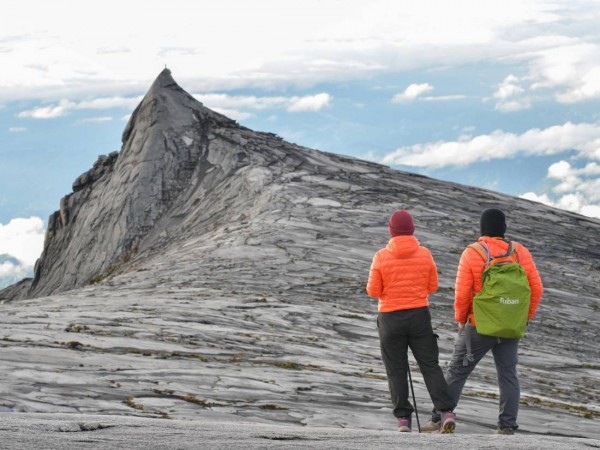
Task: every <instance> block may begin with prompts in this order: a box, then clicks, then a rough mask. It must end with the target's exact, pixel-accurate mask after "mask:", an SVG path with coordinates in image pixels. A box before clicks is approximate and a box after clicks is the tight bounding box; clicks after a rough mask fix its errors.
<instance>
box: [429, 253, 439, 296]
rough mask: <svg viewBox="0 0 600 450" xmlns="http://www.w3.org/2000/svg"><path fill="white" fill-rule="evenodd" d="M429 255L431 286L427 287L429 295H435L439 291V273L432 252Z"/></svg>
mask: <svg viewBox="0 0 600 450" xmlns="http://www.w3.org/2000/svg"><path fill="white" fill-rule="evenodd" d="M427 253H428V257H429V284H428V286H427V293H428V294H433V293H434V292H436V291H437V290H438V271H437V266H436V265H435V261H434V259H433V256H432V255H431V252H430V251H429V250H428V251H427Z"/></svg>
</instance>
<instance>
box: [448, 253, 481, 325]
mask: <svg viewBox="0 0 600 450" xmlns="http://www.w3.org/2000/svg"><path fill="white" fill-rule="evenodd" d="M474 256H475V257H477V258H479V259H481V257H480V256H479V254H477V253H476V252H475V251H473V250H470V249H469V248H466V249H465V250H464V251H463V253H462V255H461V257H460V262H459V263H458V271H457V273H456V283H455V285H454V320H456V321H457V322H458V323H466V322H467V320H468V318H469V312H470V310H471V305H472V303H473V285H474V279H473V270H472V269H471V263H472V259H471V258H473V257H474Z"/></svg>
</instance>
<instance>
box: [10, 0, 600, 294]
mask: <svg viewBox="0 0 600 450" xmlns="http://www.w3.org/2000/svg"><path fill="white" fill-rule="evenodd" d="M598 23H600V0H585V1H580V0H559V1H537V0H503V1H502V2H496V1H481V0H453V1H451V2H450V1H447V0H433V1H420V2H415V1H405V0H388V1H386V0H371V1H369V2H365V1H364V0H360V1H358V0H253V1H247V0H219V1H218V2H215V1H213V0H210V1H209V0H196V1H191V0H190V1H187V0H170V1H169V2H165V1H163V0H161V1H156V0H125V1H123V0H121V1H119V2H117V1H114V0H104V1H102V2H99V1H93V0H92V1H87V2H74V1H66V0H53V1H52V2H48V1H45V0H19V1H18V2H17V1H8V2H4V3H3V5H2V15H1V16H0V183H1V184H0V287H2V286H5V285H8V284H9V283H12V282H14V281H17V280H19V279H21V278H22V277H23V276H30V275H31V273H32V271H33V266H34V264H35V260H36V259H37V257H38V256H39V254H40V253H41V250H42V246H43V240H44V233H45V228H46V225H47V219H48V216H49V215H50V214H51V213H52V212H53V211H55V210H56V209H58V206H59V202H60V199H61V198H62V197H63V196H65V195H67V194H68V193H70V192H71V186H72V183H73V181H74V180H75V179H76V178H77V177H78V176H79V175H80V174H81V173H83V172H85V171H87V170H88V169H90V168H91V166H92V165H93V163H94V161H95V160H96V159H97V157H98V156H99V155H102V154H108V153H110V152H112V151H118V150H120V148H121V134H122V132H123V129H124V128H125V125H126V123H127V120H128V119H129V117H130V115H131V113H132V111H133V109H134V108H135V106H136V105H137V104H138V103H139V102H140V100H141V98H142V97H143V95H144V94H145V92H146V91H147V90H148V88H149V87H150V85H151V84H152V82H153V80H154V79H155V78H156V77H157V76H158V74H159V73H160V72H161V71H162V70H163V69H164V68H165V67H168V68H169V69H170V70H171V72H172V75H173V77H174V78H175V80H176V81H177V82H178V84H179V85H180V86H181V87H183V88H184V89H185V90H186V91H188V92H189V93H190V94H192V95H193V96H194V97H196V98H197V99H198V100H200V101H201V102H202V103H204V104H205V105H206V106H207V107H209V108H212V109H214V110H216V111H219V112H221V113H223V114H225V115H227V116H229V117H231V118H232V119H235V120H237V121H238V122H239V123H240V124H242V125H244V126H246V127H249V128H251V129H254V130H257V131H268V132H272V133H275V134H278V135H279V136H281V137H283V138H284V139H286V140H288V141H290V142H293V143H296V144H300V145H303V146H306V147H310V148H316V149H319V150H323V151H328V152H333V153H339V154H344V155H350V156H354V157H358V158H362V159H368V160H371V161H375V162H380V163H383V164H386V165H388V166H390V167H393V168H397V169H401V170H407V171H411V172H416V173H421V174H424V175H428V176H431V177H434V178H438V179H442V180H448V181H454V182H458V183H462V184H467V185H472V186H478V187H483V188H486V189H491V190H494V191H498V192H502V193H506V194H510V195H515V196H520V197H524V198H527V199H530V200H534V201H539V202H543V203H545V204H548V205H551V206H554V207H558V208H562V209H565V210H569V211H573V212H577V213H579V214H583V215H586V216H590V217H597V218H600V113H599V108H598V106H599V105H600V27H598Z"/></svg>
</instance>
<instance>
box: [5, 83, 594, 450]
mask: <svg viewBox="0 0 600 450" xmlns="http://www.w3.org/2000/svg"><path fill="white" fill-rule="evenodd" d="M123 141H124V147H123V150H122V151H121V152H120V153H119V155H118V156H116V158H115V156H108V157H106V158H101V159H100V160H99V162H98V163H97V164H96V165H95V167H94V168H93V169H92V170H91V171H90V172H88V174H87V175H84V176H83V177H80V179H78V181H76V182H75V184H74V190H75V192H74V193H72V194H70V195H69V196H67V197H66V198H65V199H63V201H62V202H61V205H62V207H61V210H60V211H59V212H57V213H55V215H53V217H54V219H53V220H54V221H53V222H52V224H53V225H52V226H51V227H50V226H49V230H48V235H47V238H46V244H45V251H44V254H43V256H42V258H41V260H40V262H39V264H38V268H37V271H36V278H35V281H34V284H33V285H32V286H31V287H30V288H29V291H27V289H25V288H24V287H23V286H24V284H23V283H22V284H21V286H20V287H14V286H13V287H11V288H10V289H9V290H5V291H3V293H2V294H1V295H0V296H1V297H3V298H4V304H1V305H0V324H1V328H0V364H1V366H2V368H3V369H2V370H1V371H0V386H1V389H2V390H1V392H0V406H1V407H3V408H4V409H6V410H8V411H14V412H22V413H29V412H38V413H71V414H80V413H85V414H108V415H137V416H142V417H152V418H160V417H163V418H168V419H171V421H173V420H179V419H181V420H200V421H217V422H218V421H222V422H230V421H234V422H237V421H250V422H254V423H263V424H265V423H266V424H286V425H294V426H295V427H296V428H297V429H298V430H301V429H303V427H306V428H310V429H312V428H313V427H321V426H327V427H338V428H361V429H363V430H367V429H369V430H390V429H394V420H393V417H392V416H391V413H390V408H389V406H390V405H389V394H388V391H387V382H386V379H385V372H384V369H383V364H382V363H381V361H380V357H379V343H378V338H377V331H376V326H375V315H376V302H375V301H374V300H371V299H368V298H367V297H366V295H365V292H364V287H365V284H366V279H367V274H368V269H369V265H370V262H371V258H372V256H373V254H374V253H375V251H376V250H377V249H379V248H380V247H382V246H383V245H385V243H386V241H387V238H388V232H387V219H388V217H389V215H390V214H391V213H392V212H393V211H394V210H395V209H397V208H407V209H409V210H410V211H411V212H412V213H413V215H414V218H415V222H416V227H417V230H416V236H417V237H418V238H419V240H420V241H421V243H422V244H423V245H426V246H427V247H429V248H430V249H431V251H432V253H433V256H434V258H435V260H436V262H437V264H438V269H439V272H440V290H439V292H438V293H437V294H435V295H433V296H432V297H431V299H430V300H431V306H432V315H433V320H434V325H435V327H436V330H437V332H438V334H439V335H440V350H441V360H442V364H445V363H446V362H447V361H448V359H449V356H450V354H451V352H452V347H453V338H454V334H455V331H456V330H455V324H454V323H453V313H452V302H453V285H454V275H455V271H456V265H457V263H458V259H459V256H460V253H461V251H462V249H463V248H464V246H465V245H466V244H468V243H470V242H472V241H474V240H475V238H476V237H477V230H478V225H477V223H478V216H479V213H480V211H481V210H482V209H483V208H486V207H490V206H496V207H500V208H502V209H504V210H505V211H506V212H507V215H508V228H509V230H508V237H509V238H511V239H516V240H518V241H520V242H522V243H523V244H525V245H527V246H528V247H529V249H530V250H531V251H532V253H533V255H534V257H535V258H536V262H537V264H538V268H539V269H540V272H541V274H542V278H543V280H544V283H545V286H546V292H545V294H544V298H543V301H542V304H541V306H540V310H539V315H538V317H537V318H536V319H535V320H534V321H533V322H532V323H531V324H530V328H529V331H528V336H527V338H526V339H524V340H523V342H522V346H521V354H520V365H521V381H522V394H523V395H522V409H521V413H520V418H519V422H520V425H521V428H520V429H521V430H522V433H523V434H528V433H535V434H555V435H561V436H564V437H573V438H576V437H584V438H595V439H598V438H600V431H599V427H598V420H599V419H600V408H599V406H598V404H599V402H600V392H599V389H598V386H599V385H600V373H599V369H600V366H599V365H598V361H599V356H600V350H599V349H598V345H597V336H598V330H599V326H598V310H599V309H600V292H599V289H598V286H599V285H600V272H599V270H598V269H599V268H600V262H599V261H600V258H599V256H600V241H599V236H600V233H599V232H600V222H599V221H598V220H594V219H589V218H585V217H582V216H579V215H576V214H572V213H568V212H565V211H561V210H556V209H552V208H549V207H546V206H543V205H541V204H537V203H532V202H529V201H527V200H523V199H518V198H514V197H510V196H506V195H501V194H498V193H494V192H491V191H485V190H481V189H475V188H472V187H467V186H462V185H458V184H451V183H445V182H441V181H438V180H433V179H430V178H427V177H423V176H419V175H414V174H410V173H405V172H400V171H395V170H392V169H389V168H387V167H384V166H381V165H378V164H374V163H369V162H366V161H361V160H357V159H352V158H348V157H343V156H339V155H334V154H327V153H322V152H318V151H315V150H311V149H307V148H303V147H299V146H297V145H294V144H290V143H287V142H285V141H283V140H281V139H280V138H277V137H276V136H274V135H272V134H268V133H257V132H254V131H251V130H248V129H246V128H243V127H240V126H239V125H237V124H236V123H235V122H233V121H231V120H229V119H227V118H225V117H223V116H220V115H218V114H216V113H214V112H211V111H210V110H208V109H206V108H204V107H203V106H202V105H201V104H199V103H198V102H196V101H195V100H193V99H192V98H191V97H189V95H187V94H186V93H185V92H184V91H183V90H181V88H180V87H179V86H177V85H176V84H175V82H174V81H173V80H172V78H171V76H170V74H169V73H168V72H163V73H162V74H161V75H160V76H159V77H158V79H157V81H156V82H155V83H154V85H153V86H152V88H151V89H150V92H149V93H148V95H147V96H146V97H145V98H144V100H143V101H142V103H141V104H140V106H139V107H138V108H137V109H136V112H135V113H134V115H133V117H132V119H131V121H130V123H129V125H128V126H127V129H126V130H125V132H124V139H123ZM91 279H93V281H94V282H95V283H94V284H89V281H90V280H91ZM25 284H27V282H25ZM69 289H71V290H69ZM26 291H27V292H26ZM24 292H26V294H23V293H24ZM47 294H52V295H49V296H45V295H47ZM24 296H28V297H34V298H29V299H23V297H24ZM19 298H21V299H20V300H17V299H19ZM413 369H414V370H413V374H414V376H415V390H416V394H417V402H418V404H419V407H420V408H421V419H422V421H426V410H428V409H429V408H430V400H429V399H428V396H427V392H426V390H425V389H424V386H423V383H422V379H421V378H420V375H419V374H418V369H417V368H416V366H414V367H413ZM497 396H498V390H497V387H496V382H495V370H494V366H493V362H492V361H491V357H487V358H485V359H484V360H483V361H482V362H481V364H480V366H479V367H478V369H477V370H476V371H475V372H474V374H473V376H472V377H471V378H470V379H469V382H468V383H467V386H466V388H465V391H464V396H463V398H462V399H461V403H460V405H459V407H458V409H457V413H458V417H459V428H458V433H463V434H481V433H486V434H489V433H491V431H492V430H493V429H494V428H495V423H496V420H497V419H496V418H497V408H498V406H497ZM168 422H169V421H165V423H168ZM161 423H162V422H161ZM225 428H226V427H225ZM361 432H362V431H361ZM299 433H300V431H299ZM301 433H305V432H301ZM307 433H308V432H307ZM574 442H575V441H574ZM590 442H591V441H590ZM315 445H316V444H315ZM552 445H553V444H552Z"/></svg>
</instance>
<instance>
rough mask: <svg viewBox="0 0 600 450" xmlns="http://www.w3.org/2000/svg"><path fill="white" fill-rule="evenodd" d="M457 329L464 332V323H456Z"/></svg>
mask: <svg viewBox="0 0 600 450" xmlns="http://www.w3.org/2000/svg"><path fill="white" fill-rule="evenodd" d="M458 329H459V330H464V329H465V324H464V323H460V322H459V323H458Z"/></svg>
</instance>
